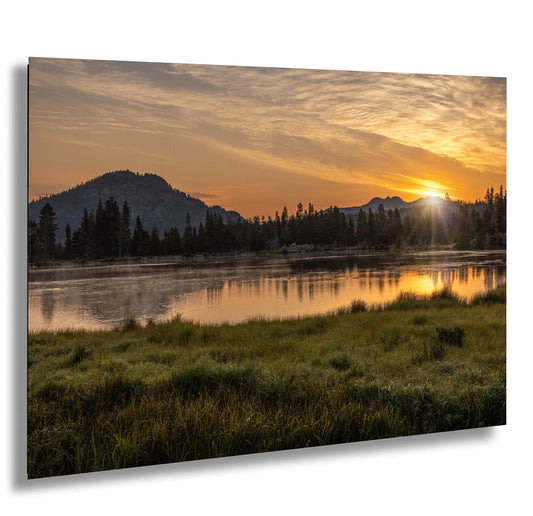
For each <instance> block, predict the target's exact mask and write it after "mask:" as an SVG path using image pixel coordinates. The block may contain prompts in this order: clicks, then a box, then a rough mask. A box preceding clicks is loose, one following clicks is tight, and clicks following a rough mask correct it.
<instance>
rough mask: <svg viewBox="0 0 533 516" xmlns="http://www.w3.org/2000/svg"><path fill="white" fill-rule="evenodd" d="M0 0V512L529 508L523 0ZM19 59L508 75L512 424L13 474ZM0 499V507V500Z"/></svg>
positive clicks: (527, 91)
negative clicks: (118, 467) (152, 463)
mask: <svg viewBox="0 0 533 516" xmlns="http://www.w3.org/2000/svg"><path fill="white" fill-rule="evenodd" d="M192 4H193V2H192V1H191V2H180V1H173V2H161V1H155V0H152V1H150V2H147V1H144V2H137V1H134V0H129V1H127V2H126V1H115V2H113V1H111V0H107V1H99V0H96V1H95V0H93V1H91V2H86V3H80V2H72V1H53V0H52V1H50V0H47V1H40V2H31V1H27V2H16V3H15V2H9V3H7V2H6V3H4V5H3V8H2V11H3V12H2V18H3V20H2V21H3V23H2V29H1V31H0V32H1V34H0V38H1V45H0V52H1V53H2V67H3V73H2V82H1V84H2V86H1V87H2V95H1V101H2V107H3V109H2V111H1V114H2V117H1V122H0V124H1V128H2V145H1V147H0V149H1V150H0V152H1V154H2V169H1V170H2V171H1V173H0V177H1V185H0V194H1V196H2V202H1V203H0V205H1V214H0V220H1V223H2V233H1V242H2V246H3V247H2V252H1V253H0V254H1V256H2V267H1V268H0V270H1V275H2V276H1V278H2V282H1V287H2V288H1V289H0V292H1V294H0V296H1V302H2V312H1V313H2V317H3V319H2V325H1V327H2V332H3V339H2V341H1V346H0V348H1V353H2V355H1V360H0V381H1V387H0V399H1V400H2V405H1V416H0V432H1V436H0V438H1V446H2V448H1V450H0V461H1V495H0V504H1V505H0V508H1V509H7V512H4V514H15V513H17V514H35V515H39V516H40V515H46V514H54V515H59V514H69V515H71V514H91V515H93V514H112V513H115V512H120V513H121V514H128V515H129V514H163V513H164V514H166V513H182V514H186V513H192V514H213V513H216V514H218V513H222V514H276V513H280V514H302V513H311V514H338V513H352V512H353V513H355V512H357V513H359V514H395V515H396V514H410V515H412V514H424V515H426V514H431V515H438V514H446V515H449V514H467V513H470V514H525V513H529V511H531V509H532V505H533V504H532V501H531V493H530V490H531V485H532V483H533V482H532V481H533V475H532V473H531V463H532V459H533V456H532V444H531V438H532V434H531V429H532V403H531V394H532V392H533V388H532V386H531V382H530V380H531V377H532V376H533V356H532V352H531V347H532V345H533V329H532V325H531V323H532V321H533V317H532V315H531V309H530V307H531V305H532V302H531V295H530V292H531V291H532V281H531V274H529V275H526V274H524V272H527V273H529V269H528V268H527V267H528V266H529V265H530V257H531V251H532V249H531V247H532V246H531V237H532V230H531V216H530V215H531V213H533V202H532V199H533V197H532V191H531V187H532V181H531V174H532V172H533V169H532V162H533V160H532V156H531V149H532V148H533V145H532V143H533V134H532V133H533V131H532V130H531V127H532V115H533V110H532V101H531V95H532V93H533V88H532V78H533V77H532V71H531V68H532V65H533V61H532V58H531V55H532V49H533V45H532V37H531V32H532V27H531V24H532V18H531V16H530V15H529V14H528V10H527V7H528V2H524V1H507V2H502V1H497V2H495V1H489V0H484V1H469V2H466V1H465V0H462V1H455V0H448V1H446V2H443V1H435V2H429V1H427V0H426V1H411V0H408V1H387V2H383V1H371V0H365V1H364V2H340V1H331V0H330V1H328V2H314V1H310V0H307V1H302V2H290V1H288V0H285V2H280V1H273V0H270V1H268V2H260V3H259V2H253V1H250V0H249V1H230V0H220V1H218V2H217V1H213V2H205V1H196V2H194V5H192ZM28 56H38V57H72V58H95V59H113V60H137V61H160V62H177V63H180V62H184V63H203V64H234V65H259V66H283V67H299V68H328V69H347V70H363V71H387V72H428V73H448V74H466V75H496V76H506V77H508V194H509V221H510V227H509V254H508V287H509V298H508V424H507V426H506V427H500V428H495V429H482V430H477V431H464V432H456V433H450V434H441V435H432V436H420V437H414V438H402V439H393V440H387V441H381V442H369V443H356V444H348V445H340V446H334V447H327V448H318V449H314V450H300V451H291V452H280V453H271V454H265V455H255V456H251V457H235V458H229V459H218V460H210V461H202V462H196V463H189V464H177V465H168V466H159V467H152V468H144V469H137V470H129V471H122V472H110V473H101V474H89V475H80V476H74V477H70V478H63V479H48V480H39V481H32V482H28V481H25V480H24V474H25V464H24V453H25V450H24V440H25V435H24V433H25V427H24V424H25V422H24V413H25V404H24V397H25V393H24V388H25V378H24V371H25V366H24V359H25V354H24V349H25V328H24V323H25V315H24V313H25V292H24V288H25V287H24V284H25V263H24V260H25V202H26V191H25V189H26V184H25V166H26V165H25V150H24V149H25V123H26V121H25V111H24V110H25V105H24V98H25V97H24V95H25V92H24V90H25V87H24V74H25V72H24V66H25V64H26V63H27V58H28ZM2 506H3V507H2Z"/></svg>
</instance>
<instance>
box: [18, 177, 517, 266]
mask: <svg viewBox="0 0 533 516" xmlns="http://www.w3.org/2000/svg"><path fill="white" fill-rule="evenodd" d="M506 206H507V193H506V192H505V191H504V190H503V187H502V186H500V188H499V191H495V190H494V188H489V189H487V192H486V195H485V197H484V198H483V199H482V200H479V201H477V202H475V203H465V202H462V201H452V200H451V199H450V198H449V196H448V195H446V197H445V199H444V200H443V201H442V202H438V203H435V204H431V203H429V204H424V205H421V206H416V207H410V208H407V209H395V210H385V209H384V208H383V205H379V207H378V209H377V210H375V211H372V209H371V208H369V209H368V210H366V211H365V210H360V211H359V212H358V214H357V215H345V214H344V213H342V212H341V211H340V209H339V208H337V207H336V206H335V207H330V208H329V209H327V210H320V211H317V210H315V208H314V206H313V205H312V204H311V203H309V204H308V206H307V208H304V206H303V204H302V203H298V205H297V208H296V211H295V212H294V213H292V214H291V215H289V212H288V210H287V207H284V208H283V210H282V211H281V215H280V214H279V212H276V215H275V217H274V218H272V217H270V216H269V217H268V218H265V217H259V216H256V217H253V218H249V219H244V218H239V219H237V220H226V221H224V219H223V217H222V215H220V214H219V213H215V212H212V211H207V213H206V216H205V221H204V222H201V223H200V224H199V225H198V226H194V225H193V224H191V220H190V217H189V216H187V224H186V227H185V229H184V230H183V232H182V233H181V234H180V232H179V231H178V229H177V228H176V227H174V228H171V229H170V230H165V231H164V232H163V234H160V232H159V230H158V229H157V228H155V227H154V228H151V229H150V228H145V227H144V226H143V222H142V220H141V219H140V217H138V216H137V217H136V219H135V221H131V216H130V208H129V205H128V202H127V201H125V202H124V203H123V204H122V206H119V204H118V203H117V201H116V200H114V199H113V197H110V198H109V199H107V200H106V201H105V203H102V201H101V200H100V201H99V202H98V206H97V207H96V209H95V210H94V209H92V210H90V211H89V210H87V209H85V210H84V214H83V217H82V218H81V220H80V223H79V226H78V227H77V228H71V227H70V224H67V225H66V226H65V228H64V231H65V239H64V243H60V242H58V241H56V235H57V231H58V225H57V224H56V217H55V213H54V209H53V206H52V205H51V204H50V203H46V204H45V205H44V206H43V207H42V208H41V210H40V213H39V220H38V221H35V220H30V221H29V222H28V261H29V262H30V263H42V262H48V261H50V260H80V261H83V260H94V259H111V258H123V257H128V256H130V257H142V256H165V255H180V254H181V255H185V256H190V255H194V254H206V253H209V254H211V253H226V252H258V251H265V250H276V249H286V248H287V247H289V246H294V245H308V246H314V247H318V248H330V247H356V248H358V249H362V250H376V251H379V250H381V251H384V250H388V249H396V250H401V249H404V248H410V247H414V248H424V247H430V246H448V247H453V248H454V249H458V250H465V249H502V248H505V246H506ZM132 222H133V223H132Z"/></svg>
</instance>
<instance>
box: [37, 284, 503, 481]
mask: <svg viewBox="0 0 533 516" xmlns="http://www.w3.org/2000/svg"><path fill="white" fill-rule="evenodd" d="M502 290H503V291H504V290H505V289H504V288H501V289H499V290H498V291H496V292H494V293H493V294H490V295H486V296H484V297H482V296H480V297H478V298H475V300H474V301H472V302H471V303H469V304H467V303H466V302H464V301H463V300H459V299H457V298H455V297H454V296H453V295H450V293H448V292H447V293H440V294H439V295H436V296H431V297H427V298H419V297H417V296H413V295H403V296H401V297H400V298H399V299H398V300H397V302H396V303H392V304H389V305H387V306H385V307H380V308H369V307H366V306H364V305H363V304H360V303H356V304H355V305H354V306H355V307H356V308H355V309H351V308H348V309H346V310H344V311H340V312H339V313H337V314H330V315H328V316H324V317H308V318H302V319H298V320H294V321H270V322H269V321H250V322H248V323H245V324H239V325H235V326H230V325H221V326H200V325H196V324H192V323H188V322H184V321H180V320H178V319H176V320H173V321H169V322H167V323H163V324H154V323H149V324H148V325H146V326H145V327H141V326H140V325H139V324H138V323H136V322H135V323H132V322H130V321H126V323H125V324H124V325H123V326H122V327H121V328H119V329H117V330H114V331H108V332H83V331H79V332H76V331H71V332H63V333H44V332H43V333H39V334H30V336H29V339H28V340H29V342H28V344H29V345H28V355H29V356H28V359H29V364H30V366H29V369H28V475H29V477H30V478H36V477H44V476H50V475H64V474H70V473H80V472H86V471H99V470H105V469H115V468H124V467H132V466H141V465H148V464H158V463H166V462H175V461H184V460H193V459H202V458H209V457H220V456H228V455H236V454H243V453H255V452H262V451H270V450H280V449H288V448H298V447H306V446H317V445H323V444H334V443H341V442H350V441H359V440H365V439H379V438H383V437H394V436H400V435H412V434H418V433H425V432H439V431H446V430H456V429H462V428H476V427H480V426H489V425H499V424H504V423H505V403H506V400H505V398H506V389H505V292H503V293H502ZM362 306H364V310H363V309H362ZM454 339H455V340H454ZM457 339H460V340H461V345H458V344H457V342H456V340H457Z"/></svg>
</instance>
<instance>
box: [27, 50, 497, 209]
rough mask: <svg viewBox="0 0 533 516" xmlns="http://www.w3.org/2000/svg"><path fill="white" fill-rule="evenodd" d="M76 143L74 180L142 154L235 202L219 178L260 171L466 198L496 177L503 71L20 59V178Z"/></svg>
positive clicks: (161, 169) (43, 170)
mask: <svg viewBox="0 0 533 516" xmlns="http://www.w3.org/2000/svg"><path fill="white" fill-rule="evenodd" d="M81 142H84V143H85V147H87V149H88V150H87V152H90V149H91V148H92V149H93V151H92V153H93V154H92V155H91V156H90V159H89V160H88V161H87V167H86V168H85V169H84V170H83V174H86V175H88V177H85V179H88V178H89V177H92V176H94V175H97V174H98V173H100V172H101V171H103V170H108V169H109V167H110V166H111V163H118V162H120V163H124V165H127V163H125V162H128V163H133V164H140V165H141V166H143V168H147V165H148V168H151V169H152V170H153V171H154V172H158V173H160V174H161V175H163V176H165V178H166V179H167V180H169V181H170V182H171V184H173V186H176V187H178V188H180V189H185V188H187V190H188V191H194V190H198V191H202V189H203V188H205V187H207V188H209V190H210V191H216V192H217V193H216V194H213V195H221V196H222V197H223V198H224V199H227V201H228V202H230V203H232V202H235V203H236V204H235V205H232V206H229V207H232V208H237V209H239V206H238V202H239V200H238V199H231V197H229V190H228V183H231V182H234V181H240V182H243V183H249V184H251V185H253V186H254V187H255V188H257V187H258V185H259V186H260V185H261V184H264V183H266V182H267V181H268V180H269V175H270V174H269V173H268V171H271V173H272V174H275V176H276V180H277V181H282V180H283V175H286V176H287V178H288V177H298V178H299V181H300V183H301V188H300V192H299V193H300V194H302V195H303V194H305V193H306V183H308V186H309V189H310V190H309V191H310V192H311V190H312V191H313V192H314V191H316V190H318V186H317V185H318V184H319V183H320V184H326V183H327V184H328V185H334V184H336V185H339V187H338V188H339V202H342V199H343V198H345V197H346V195H347V193H346V191H341V190H340V189H341V188H342V185H348V186H349V188H350V189H352V190H351V192H352V195H357V191H356V190H355V189H357V188H358V187H359V189H360V191H362V192H366V191H367V189H368V188H370V187H372V186H374V187H375V189H376V190H378V191H380V192H390V193H397V192H407V193H410V194H411V195H417V192H418V193H422V192H424V191H426V190H427V189H428V185H430V184H431V185H433V186H432V188H431V191H436V192H437V191H439V192H440V190H441V189H446V190H447V191H448V190H449V191H450V193H451V194H453V195H455V196H457V197H463V198H473V197H476V196H479V195H481V194H482V189H483V188H485V187H486V186H488V185H489V184H496V183H504V182H505V173H506V152H505V148H506V82H505V79H501V78H486V77H463V76H438V75H414V74H385V73H366V72H342V71H324V70H321V71H312V70H298V69H273V68H271V69H262V68H251V67H250V68H242V67H224V66H214V67H212V66H199V65H167V64H153V63H121V62H104V61H76V60H55V59H54V60H46V59H34V60H32V62H31V64H30V145H31V146H32V147H31V148H30V153H33V154H32V155H31V157H32V159H31V161H30V163H31V168H30V181H31V180H32V179H33V178H34V177H35V178H37V177H38V176H40V175H50V174H57V175H58V177H59V175H60V174H61V173H63V174H73V172H72V170H75V169H76V167H77V166H79V163H77V162H76V157H77V158H78V160H79V158H80V157H82V156H83V157H84V156H86V155H85V154H83V153H81V155H80V152H75V151H74V150H73V149H74V147H73V146H76V148H77V149H80V147H81V145H80V143H81ZM51 145H53V149H52V148H51V147H50V146H51ZM97 148H99V149H102V152H98V151H97V150H96V149H97ZM53 152H55V153H56V156H57V157H54V156H53V154H52V153H53ZM150 159H152V161H151V162H150V161H149V160H150ZM89 164H90V166H92V167H93V168H92V173H91V172H89ZM82 168H83V167H82ZM54 171H55V172H54ZM265 172H266V174H265ZM74 176H76V174H74ZM54 179H55V180H56V182H57V183H63V182H64V179H63V180H61V181H59V180H57V178H54ZM75 179H76V181H74V182H77V181H78V180H79V179H80V177H77V176H76V177H75ZM266 186H268V185H265V187H266ZM332 188H333V187H332ZM279 189H280V190H281V191H283V185H279ZM267 190H269V189H268V188H267ZM345 190H346V189H345ZM224 192H226V193H224ZM442 193H444V192H442ZM361 195H362V194H361ZM343 196H344V197H343ZM204 197H205V196H204ZM357 200H362V201H364V200H365V199H354V203H355V201H357ZM275 203H277V204H278V205H279V199H273V203H272V204H275ZM265 209H266V208H265ZM268 210H269V211H272V208H271V207H269V208H268Z"/></svg>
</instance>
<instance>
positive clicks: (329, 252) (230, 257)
mask: <svg viewBox="0 0 533 516" xmlns="http://www.w3.org/2000/svg"><path fill="white" fill-rule="evenodd" d="M506 252H507V248H504V249H462V250H457V249H451V248H450V247H449V246H446V247H443V246H434V247H424V248H406V249H400V250H394V249H386V250H368V249H357V248H353V247H352V248H350V247H348V248H334V249H331V248H329V249H328V248H321V249H315V248H309V247H308V246H295V247H292V248H286V249H285V250H275V251H260V252H256V253H251V252H242V253H220V254H196V255H191V256H185V255H169V256H145V257H135V258H134V257H126V258H112V259H101V260H87V261H64V260H63V261H55V262H46V263H42V264H35V263H28V269H27V270H28V274H30V273H31V272H48V271H57V270H76V269H100V268H108V267H120V266H142V265H153V266H172V265H191V264H194V265H211V264H220V263H224V262H231V261H235V260H242V261H246V260H261V259H273V260H276V259H291V258H292V259H306V258H309V259H313V258H342V257H351V256H360V257H368V256H387V255H391V256H410V255H425V254H437V253H438V254H450V255H451V254H464V255H468V254H469V253H474V254H479V253H487V254H488V253H506Z"/></svg>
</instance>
